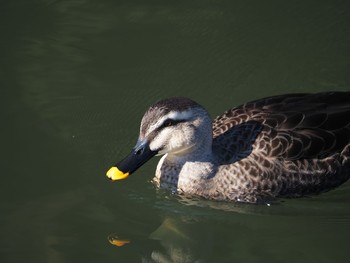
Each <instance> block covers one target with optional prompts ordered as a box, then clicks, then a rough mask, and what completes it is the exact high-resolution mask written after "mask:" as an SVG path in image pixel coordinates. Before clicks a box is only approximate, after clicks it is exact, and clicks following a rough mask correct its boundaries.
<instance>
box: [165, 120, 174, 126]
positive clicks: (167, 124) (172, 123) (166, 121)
mask: <svg viewBox="0 0 350 263" xmlns="http://www.w3.org/2000/svg"><path fill="white" fill-rule="evenodd" d="M175 123H176V122H175V121H174V120H171V119H167V120H165V121H164V123H163V126H164V127H169V126H173V125H174V124H175Z"/></svg>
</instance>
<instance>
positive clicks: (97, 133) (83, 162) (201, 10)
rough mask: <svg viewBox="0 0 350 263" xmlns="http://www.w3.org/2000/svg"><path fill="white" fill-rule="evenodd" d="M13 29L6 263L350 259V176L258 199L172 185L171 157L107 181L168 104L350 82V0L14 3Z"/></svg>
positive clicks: (5, 87)
mask: <svg viewBox="0 0 350 263" xmlns="http://www.w3.org/2000/svg"><path fill="white" fill-rule="evenodd" d="M0 30H1V39H0V45H1V51H0V52H1V53H0V54H1V56H0V57H1V60H0V80H1V89H0V92H1V93H0V94H1V95H0V98H1V104H0V105H1V107H2V109H1V111H0V112H1V120H2V125H1V134H0V135H1V178H2V180H1V185H0V187H1V189H0V190H1V191H0V195H1V196H0V209H1V217H0V261H1V262H24V261H25V262H83V261H85V262H149V261H151V262H152V260H153V262H318V263H321V262H346V261H347V260H348V258H349V256H348V241H349V237H350V205H349V204H350V184H349V183H346V184H344V185H343V186H341V187H339V188H337V189H336V190H333V191H331V192H329V193H325V194H323V195H320V196H315V197H310V198H302V199H293V200H282V201H281V202H276V203H272V204H271V205H270V206H263V205H261V206H255V205H245V204H229V203H218V202H207V201H202V200H184V199H182V198H180V197H177V196H175V195H172V194H171V193H167V192H164V191H159V190H157V189H155V188H154V187H153V186H152V184H151V183H150V180H151V178H152V176H153V174H154V170H155V166H156V163H157V159H156V158H155V159H154V160H151V161H150V162H149V163H147V164H146V165H145V166H143V167H142V168H141V169H140V170H138V171H137V173H135V174H134V175H132V176H131V177H130V178H128V179H127V180H125V181H122V182H117V183H110V182H109V181H107V180H106V178H105V172H106V170H107V169H108V168H109V167H110V165H111V164H113V163H115V162H116V161H118V160H119V159H120V158H121V157H123V156H125V154H127V153H128V151H129V150H130V148H131V147H132V146H133V145H134V143H135V141H136V138H137V135H138V125H139V121H140V119H141V116H142V114H143V112H144V111H145V110H146V108H147V107H148V106H149V105H150V104H152V103H153V102H155V101H156V100H158V99H160V98H165V97H169V96H173V95H183V96H188V97H191V98H192V99H195V100H196V101H198V102H200V103H201V104H202V105H204V106H206V108H207V109H208V110H209V111H210V113H211V114H212V116H213V117H214V116H216V115H217V114H220V113H221V112H223V111H224V110H226V109H228V108H230V107H232V106H235V105H239V104H240V103H243V102H245V101H248V100H252V99H256V98H259V97H264V96H270V95H274V94H281V93H287V92H316V91H326V90H349V89H350V88H349V87H350V75H349V68H350V67H349V66H350V60H349V56H350V14H349V4H348V2H347V1H341V0H338V1H330V0H329V1H327V0H323V1H307V2H305V1H292V2H288V3H287V2H286V1H277V0H276V1H268V2H266V1H258V0H250V1H243V0H242V1H229V0H222V1H209V0H205V1H147V2H145V1H132V2H131V1H107V0H101V1H92V0H77V1H68V0H67V1H64V0H62V1H54V0H41V1H39V0H37V1H35V0H33V1H25V0H22V1H21V0H17V1H10V0H8V1H1V2H0ZM109 239H110V240H111V239H119V240H124V242H125V244H124V246H119V247H118V246H115V245H113V244H111V243H110V242H109ZM127 242H129V243H127ZM157 260H158V261H157Z"/></svg>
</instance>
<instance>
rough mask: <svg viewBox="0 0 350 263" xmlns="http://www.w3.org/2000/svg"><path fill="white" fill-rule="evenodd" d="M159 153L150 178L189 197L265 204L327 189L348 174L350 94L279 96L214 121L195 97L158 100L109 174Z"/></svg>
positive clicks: (116, 175) (123, 173) (130, 169)
mask: <svg viewBox="0 0 350 263" xmlns="http://www.w3.org/2000/svg"><path fill="white" fill-rule="evenodd" d="M156 155H157V156H162V157H161V159H160V160H159V162H158V165H157V168H156V172H155V176H154V178H153V180H152V182H153V183H154V184H155V185H156V187H158V188H163V189H166V190H169V191H171V193H175V194H179V195H185V196H187V197H190V198H192V197H195V198H201V199H209V200H216V201H233V202H247V203H261V202H263V203H265V202H267V201H270V200H275V199H277V198H292V197H302V196H310V195H313V194H319V193H322V192H326V191H329V190H331V189H333V188H335V187H337V186H339V185H341V184H343V183H344V182H346V181H347V180H348V179H349V177H350V92H346V91H337V92H321V93H293V94H283V95H274V96H270V97H266V98H261V99H257V100H254V101H250V102H247V103H244V104H242V105H240V106H237V107H234V108H231V109H229V110H227V111H225V112H224V113H223V114H222V115H220V116H218V117H216V118H215V119H214V120H212V119H211V117H210V115H209V113H208V111H207V110H206V109H205V108H204V107H203V106H201V105H200V104H198V103H197V102H195V101H194V100H192V99H189V98H186V97H171V98H166V99H162V100H159V101H157V102H156V103H155V104H153V105H152V106H150V107H149V109H148V110H147V111H146V112H145V114H144V115H143V117H142V120H141V125H140V131H139V137H138V140H137V143H136V145H135V146H134V147H133V148H132V150H131V152H130V153H129V154H128V155H127V156H126V157H125V158H123V159H122V160H121V161H120V162H118V163H116V164H115V165H113V166H112V167H111V168H110V169H109V170H108V172H107V177H108V178H109V179H110V180H112V181H116V180H122V179H125V178H127V177H128V176H130V175H131V174H133V173H134V172H135V171H136V170H137V169H138V168H140V167H141V166H142V165H143V164H145V163H146V162H147V161H148V160H150V159H151V158H152V157H154V156H156Z"/></svg>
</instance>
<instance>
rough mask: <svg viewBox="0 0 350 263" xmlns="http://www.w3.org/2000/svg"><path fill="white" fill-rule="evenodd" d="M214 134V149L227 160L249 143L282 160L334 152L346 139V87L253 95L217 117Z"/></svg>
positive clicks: (349, 124)
mask: <svg viewBox="0 0 350 263" xmlns="http://www.w3.org/2000/svg"><path fill="white" fill-rule="evenodd" d="M213 137H214V141H213V147H214V150H215V151H216V152H217V153H219V154H220V155H221V156H222V158H223V159H224V160H227V161H229V160H235V159H241V158H244V156H247V155H249V153H250V152H252V151H253V148H254V147H255V148H259V149H260V150H261V149H264V151H265V155H266V156H269V157H276V158H279V157H281V158H284V159H285V160H296V159H305V158H306V159H311V158H325V157H327V156H332V155H334V154H339V153H341V152H342V151H344V150H345V149H346V147H347V146H348V145H349V144H350V92H325V93H316V94H287V95H281V96H274V97H269V98H264V99H260V100H256V101H252V102H249V103H246V104H244V105H242V106H240V107H237V108H233V109H231V110H228V111H226V112H225V113H224V114H223V115H221V116H219V117H217V118H216V119H215V120H214V121H213ZM347 148H349V146H348V147H347ZM348 151H349V150H348ZM348 154H349V153H348Z"/></svg>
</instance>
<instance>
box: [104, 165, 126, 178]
mask: <svg viewBox="0 0 350 263" xmlns="http://www.w3.org/2000/svg"><path fill="white" fill-rule="evenodd" d="M106 175H107V177H108V178H109V179H111V180H112V181H116V180H123V179H125V178H127V177H128V176H129V173H123V172H122V171H120V170H119V169H118V168H117V167H115V166H113V167H112V168H111V169H109V170H108V172H107V174H106Z"/></svg>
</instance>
